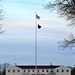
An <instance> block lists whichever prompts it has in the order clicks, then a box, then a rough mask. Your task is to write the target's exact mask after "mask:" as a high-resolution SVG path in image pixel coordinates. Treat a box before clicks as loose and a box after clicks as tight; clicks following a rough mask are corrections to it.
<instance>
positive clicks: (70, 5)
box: [46, 0, 75, 49]
mask: <svg viewBox="0 0 75 75" xmlns="http://www.w3.org/2000/svg"><path fill="white" fill-rule="evenodd" d="M46 9H50V11H51V10H57V13H58V14H59V16H60V17H65V18H66V20H67V21H70V24H68V26H70V27H74V26H75V0H55V1H54V2H53V3H51V2H49V3H48V4H47V6H46ZM73 47H75V37H74V35H73V34H70V35H69V37H68V38H66V39H64V40H63V41H59V48H60V49H65V48H70V49H72V48H73Z"/></svg>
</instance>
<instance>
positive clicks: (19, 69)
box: [6, 65, 71, 75]
mask: <svg viewBox="0 0 75 75" xmlns="http://www.w3.org/2000/svg"><path fill="white" fill-rule="evenodd" d="M35 74H37V75H71V69H70V68H68V67H65V66H54V65H44V66H43V65H40V66H37V72H36V70H35V66H34V65H32V66H12V67H10V68H7V69H6V75H35Z"/></svg>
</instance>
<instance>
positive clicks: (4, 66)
mask: <svg viewBox="0 0 75 75" xmlns="http://www.w3.org/2000/svg"><path fill="white" fill-rule="evenodd" d="M8 66H9V63H3V64H2V65H1V69H2V75H6V68H7V67H8Z"/></svg>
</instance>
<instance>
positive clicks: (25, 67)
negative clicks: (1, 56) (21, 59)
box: [17, 65, 59, 69]
mask: <svg viewBox="0 0 75 75" xmlns="http://www.w3.org/2000/svg"><path fill="white" fill-rule="evenodd" d="M17 67H19V68H22V69H35V66H34V65H26V66H18V65H17ZM57 67H59V66H54V65H45V66H44V65H37V69H54V68H57Z"/></svg>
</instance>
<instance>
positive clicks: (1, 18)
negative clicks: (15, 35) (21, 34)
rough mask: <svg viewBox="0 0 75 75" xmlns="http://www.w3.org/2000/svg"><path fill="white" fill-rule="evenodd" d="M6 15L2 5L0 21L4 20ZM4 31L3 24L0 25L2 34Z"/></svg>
mask: <svg viewBox="0 0 75 75" xmlns="http://www.w3.org/2000/svg"><path fill="white" fill-rule="evenodd" d="M1 1H2V0H0V2H1ZM4 14H5V11H4V9H3V6H2V4H0V21H2V20H3V18H4ZM2 29H3V25H2V23H0V33H3V32H4V30H2Z"/></svg>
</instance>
